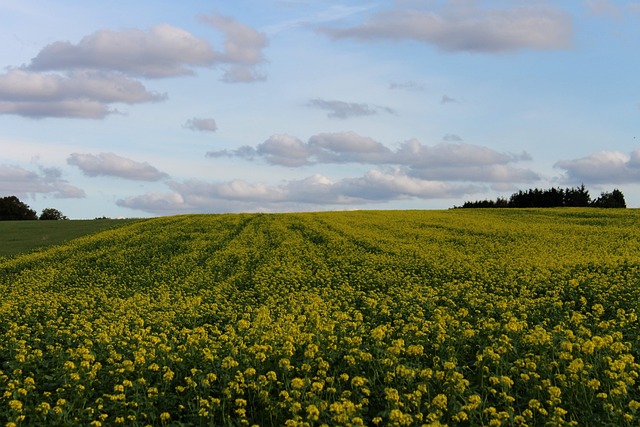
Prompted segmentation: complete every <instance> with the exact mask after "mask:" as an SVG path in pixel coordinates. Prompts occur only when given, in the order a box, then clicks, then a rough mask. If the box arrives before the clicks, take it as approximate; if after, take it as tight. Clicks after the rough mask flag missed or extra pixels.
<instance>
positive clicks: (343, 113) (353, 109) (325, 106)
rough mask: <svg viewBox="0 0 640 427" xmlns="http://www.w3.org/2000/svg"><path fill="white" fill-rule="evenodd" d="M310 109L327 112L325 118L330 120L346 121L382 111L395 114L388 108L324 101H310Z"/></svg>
mask: <svg viewBox="0 0 640 427" xmlns="http://www.w3.org/2000/svg"><path fill="white" fill-rule="evenodd" d="M307 105H309V106H310V107H314V108H319V109H322V110H326V111H328V113H327V117H329V118H332V119H347V118H349V117H358V116H371V115H374V114H378V112H380V111H384V112H387V113H390V114H395V111H394V110H393V109H392V108H389V107H377V106H373V107H372V106H369V105H368V104H362V103H355V102H344V101H327V100H324V99H319V98H316V99H312V100H311V101H309V102H308V104H307Z"/></svg>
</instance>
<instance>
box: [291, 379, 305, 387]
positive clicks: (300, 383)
mask: <svg viewBox="0 0 640 427" xmlns="http://www.w3.org/2000/svg"><path fill="white" fill-rule="evenodd" d="M291 387H293V388H302V387H304V380H303V379H301V378H294V379H292V380H291Z"/></svg>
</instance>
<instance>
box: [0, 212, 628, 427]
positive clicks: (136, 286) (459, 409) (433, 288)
mask: <svg viewBox="0 0 640 427" xmlns="http://www.w3.org/2000/svg"><path fill="white" fill-rule="evenodd" d="M639 220H640V212H638V211H636V210H630V209H627V210H604V209H596V208H590V209H530V210H520V209H508V210H499V209H495V210H483V209H473V210H451V211H392V212H383V211H359V212H332V213H303V214H272V215H271V214H270V215H266V214H241V215H185V216H174V217H164V218H155V219H151V220H146V221H142V222H137V223H133V224H130V225H125V226H122V227H119V228H116V229H113V230H107V231H104V232H101V233H97V234H93V235H90V236H86V237H82V238H78V239H75V240H72V241H70V242H68V243H66V244H63V245H59V246H54V247H51V248H50V249H47V250H41V251H38V252H34V253H30V254H25V255H22V256H16V257H12V258H5V259H0V293H1V295H2V296H1V297H0V363H1V365H0V371H1V372H0V396H1V397H0V407H2V408H3V409H2V410H0V423H1V424H3V425H9V424H10V423H17V424H19V423H22V424H24V425H40V424H46V425H94V426H99V425H116V424H125V425H140V426H142V425H148V424H150V425H194V426H200V425H262V426H280V425H285V424H286V425H290V426H294V425H299V426H304V425H309V426H315V425H318V426H319V425H322V424H327V425H343V426H347V425H397V426H410V425H422V424H427V425H428V424H431V423H433V425H438V424H436V423H441V424H449V425H540V426H542V425H565V423H571V422H577V424H578V425H584V424H585V422H587V421H588V422H591V423H593V424H594V425H619V426H623V425H638V422H639V418H638V417H640V403H639V402H640V389H639V387H638V376H639V374H640V365H639V364H638V360H640V339H639V338H640V326H639V322H638V318H637V315H638V306H639V301H640V286H638V285H639V283H640V269H639V268H640V229H639V228H638V227H637V224H638V221H639ZM566 425H570V424H566Z"/></svg>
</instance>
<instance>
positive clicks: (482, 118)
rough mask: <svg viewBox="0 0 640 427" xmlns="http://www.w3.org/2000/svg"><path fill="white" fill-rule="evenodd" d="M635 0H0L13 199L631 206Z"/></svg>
mask: <svg viewBox="0 0 640 427" xmlns="http://www.w3.org/2000/svg"><path fill="white" fill-rule="evenodd" d="M639 76H640V1H613V0H526V1H524V0H503V1H498V0H496V1H490V0H448V1H446V0H440V1H437V0H396V1H393V0H378V1H366V0H342V1H332V0H234V1H228V0H224V1H223V0H207V1H205V0H189V1H183V2H169V1H166V2H158V1H156V0H154V1H151V0H136V1H130V0H126V1H122V0H113V1H110V2H103V1H97V0H86V1H83V2H78V1H72V0H47V1H44V0H38V1H36V0H19V1H17V0H0V197H3V196H10V195H15V196H17V197H19V198H20V200H22V201H23V202H24V203H26V204H27V205H29V206H30V207H31V208H32V209H33V210H35V211H37V212H38V213H39V212H41V211H42V209H45V208H55V209H58V210H60V211H61V212H62V213H63V214H64V215H66V216H68V217H69V218H77V219H81V218H89V219H90V218H96V217H103V216H106V217H111V218H118V217H153V216H163V215H174V214H183V213H227V212H295V211H325V210H353V209H448V208H451V207H453V206H460V205H462V204H463V203H464V202H465V201H473V200H483V199H494V200H495V199H496V198H497V197H507V198H508V197H509V196H510V195H511V194H512V193H514V192H517V191H518V190H527V189H530V188H544V189H547V188H551V187H561V188H568V187H577V186H580V185H581V184H583V183H584V184H585V186H586V187H587V189H589V191H590V194H591V196H592V198H596V197H598V196H599V195H600V193H601V192H605V191H612V190H613V189H616V188H617V189H620V190H621V191H622V192H623V194H624V195H625V198H626V201H627V206H628V207H640V84H639V78H640V77H639Z"/></svg>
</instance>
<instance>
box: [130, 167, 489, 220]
mask: <svg viewBox="0 0 640 427" xmlns="http://www.w3.org/2000/svg"><path fill="white" fill-rule="evenodd" d="M168 185H169V187H170V189H171V190H172V191H171V192H167V193H149V194H143V195H140V196H132V197H127V198H125V199H120V200H118V201H117V204H118V206H121V207H127V208H130V209H136V210H142V211H145V212H149V213H152V214H159V215H169V214H175V213H180V212H239V211H283V210H309V209H318V208H322V207H324V208H326V207H335V206H361V205H366V204H369V203H384V202H388V201H392V200H399V199H414V198H415V199H440V198H451V197H461V196H463V195H465V194H471V193H476V192H479V191H483V190H484V189H483V188H482V187H481V186H478V185H470V184H466V185H454V184H451V183H445V182H441V181H429V180H423V179H420V178H415V177H410V176H407V175H405V174H404V173H403V172H402V171H401V170H399V169H397V170H393V171H389V172H382V171H378V170H371V171H369V172H367V173H366V174H365V175H364V176H361V177H357V178H345V179H341V180H338V181H333V180H331V179H329V178H328V177H326V176H322V175H318V174H316V175H312V176H309V177H307V178H304V179H300V180H290V181H286V182H284V183H283V184H281V185H268V184H265V183H250V182H247V181H243V180H234V181H229V182H222V183H211V182H205V181H201V180H189V181H185V182H175V181H171V182H168Z"/></svg>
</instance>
